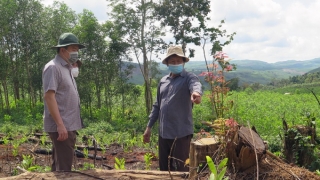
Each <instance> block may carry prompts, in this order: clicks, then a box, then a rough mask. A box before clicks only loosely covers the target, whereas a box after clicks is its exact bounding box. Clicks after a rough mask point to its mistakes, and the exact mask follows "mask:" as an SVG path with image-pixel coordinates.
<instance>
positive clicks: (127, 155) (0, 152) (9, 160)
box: [0, 142, 320, 180]
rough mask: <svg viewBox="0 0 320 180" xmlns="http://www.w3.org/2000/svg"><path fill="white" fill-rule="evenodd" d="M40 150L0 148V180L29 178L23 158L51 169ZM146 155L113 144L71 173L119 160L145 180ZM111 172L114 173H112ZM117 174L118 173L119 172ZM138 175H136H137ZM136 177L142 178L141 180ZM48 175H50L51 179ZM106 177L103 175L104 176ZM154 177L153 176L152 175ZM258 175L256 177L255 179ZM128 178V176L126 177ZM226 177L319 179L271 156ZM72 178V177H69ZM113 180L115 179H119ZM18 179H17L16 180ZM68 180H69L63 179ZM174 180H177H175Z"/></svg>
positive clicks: (43, 175)
mask: <svg viewBox="0 0 320 180" xmlns="http://www.w3.org/2000/svg"><path fill="white" fill-rule="evenodd" d="M39 148H40V146H39V144H37V143H33V142H28V143H24V144H22V145H20V146H19V153H18V155H17V156H13V154H12V150H13V147H12V146H11V145H4V144H0V179H1V180H2V179H9V178H10V179H11V178H14V176H16V177H23V175H30V174H28V173H30V172H27V173H26V172H24V171H23V170H21V169H19V168H18V169H17V167H21V163H22V161H23V157H22V155H30V156H32V157H34V159H35V160H34V163H35V164H36V165H40V166H50V165H51V155H46V154H37V153H35V150H36V149H39ZM145 153H146V151H145V150H144V149H141V148H133V149H132V150H130V151H124V150H123V148H122V147H121V146H120V145H119V144H112V145H109V146H108V147H107V150H106V151H105V153H104V154H102V151H97V156H98V157H104V158H103V159H101V160H96V161H94V159H92V158H80V157H76V156H75V163H74V169H75V170H77V171H81V172H87V171H86V170H83V169H84V167H85V164H86V163H90V164H94V166H95V169H96V170H88V171H94V173H95V174H96V175H99V173H97V172H96V171H97V170H98V171H99V172H101V173H102V172H111V171H112V172H113V170H114V159H115V157H117V158H119V159H121V158H124V159H125V161H126V163H125V168H126V170H127V171H128V173H130V172H131V174H132V173H133V171H136V172H135V173H133V174H135V176H131V178H130V179H147V178H142V177H144V175H143V173H141V170H142V171H146V166H145V161H144V154H145ZM89 154H91V155H92V154H94V150H89ZM112 169H113V170H112ZM150 170H153V171H159V170H158V159H156V158H153V159H152V165H151V169H150ZM119 173H120V172H119ZM137 173H138V175H137ZM139 173H140V174H141V176H140V178H137V176H138V177H139ZM50 174H51V175H50ZM105 174H106V173H105ZM153 174H154V172H153ZM257 174H258V177H257ZM209 175H210V172H209V170H208V169H205V170H203V171H202V172H200V174H199V177H198V179H208V177H209ZM49 176H52V173H51V172H50V173H37V175H34V174H33V175H32V178H28V179H42V178H46V177H47V178H46V179H50V178H48V177H49ZM127 176H128V175H127ZM167 176H168V179H170V176H169V175H167ZM226 176H228V177H229V179H231V180H253V179H260V180H262V179H263V180H280V179H281V180H283V179H284V180H287V179H288V180H289V179H290V180H291V179H292V180H311V179H312V180H317V179H319V180H320V176H318V175H316V174H315V173H314V172H310V171H308V170H307V169H304V168H301V167H298V166H295V165H292V164H291V165H290V164H287V163H284V162H283V161H281V160H277V159H275V158H274V157H272V156H269V155H266V157H265V158H264V159H263V160H262V161H261V162H260V163H259V164H258V166H253V167H251V168H249V169H247V170H246V171H244V172H236V173H229V172H227V173H226ZM70 177H72V175H70ZM116 177H120V176H115V178H114V179H118V178H116ZM19 179H20V178H19ZM64 179H68V178H64ZM119 179H120V178H119ZM174 179H176V178H174ZM178 179H188V178H187V177H181V178H178Z"/></svg>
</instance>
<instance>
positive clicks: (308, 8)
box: [42, 0, 320, 63]
mask: <svg viewBox="0 0 320 180" xmlns="http://www.w3.org/2000/svg"><path fill="white" fill-rule="evenodd" d="M60 1H63V2H65V3H66V4H67V5H68V6H69V7H70V8H71V9H73V10H74V11H76V12H77V13H81V12H82V10H83V9H88V10H90V11H92V12H93V13H94V14H95V16H96V17H97V19H98V20H99V21H100V22H104V21H105V20H107V18H108V16H107V11H108V6H107V1H106V0H90V1H87V0H86V1H79V0H60ZM42 3H43V4H45V5H51V4H52V0H43V1H42ZM319 9H320V1H318V0H211V13H210V18H211V21H210V25H214V26H217V25H219V23H220V21H221V20H225V24H224V25H223V29H226V30H227V32H229V33H231V32H236V33H237V34H236V36H235V38H234V41H233V42H232V43H231V44H230V45H228V46H227V47H225V48H224V50H223V51H224V52H226V53H227V54H228V55H229V57H230V58H232V59H235V60H242V59H248V60H261V61H265V62H269V63H273V62H278V61H285V60H299V61H303V60H309V59H314V58H318V57H320V47H319V44H320V32H319V30H320V21H319V19H320V11H319ZM169 37H170V35H167V38H169ZM190 48H195V49H196V56H195V57H194V58H193V60H203V54H202V51H201V49H200V47H191V46H190ZM207 49H209V45H208V47H207ZM207 51H208V50H207ZM160 57H161V56H160Z"/></svg>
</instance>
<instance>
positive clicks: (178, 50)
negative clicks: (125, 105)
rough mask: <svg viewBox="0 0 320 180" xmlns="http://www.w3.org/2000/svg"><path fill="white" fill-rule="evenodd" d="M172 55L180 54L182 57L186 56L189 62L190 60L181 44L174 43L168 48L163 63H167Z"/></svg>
mask: <svg viewBox="0 0 320 180" xmlns="http://www.w3.org/2000/svg"><path fill="white" fill-rule="evenodd" d="M172 55H177V56H180V57H182V58H185V59H186V61H185V62H188V61H189V58H187V57H186V56H185V55H184V53H183V50H182V47H181V46H179V45H176V46H174V45H172V46H170V47H169V48H168V50H167V55H166V57H165V58H164V59H163V60H162V64H167V59H168V58H169V57H170V56H172Z"/></svg>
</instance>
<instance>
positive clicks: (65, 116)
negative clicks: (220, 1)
mask: <svg viewBox="0 0 320 180" xmlns="http://www.w3.org/2000/svg"><path fill="white" fill-rule="evenodd" d="M52 48H53V49H55V50H56V51H57V53H58V54H57V55H56V57H55V58H54V59H52V60H51V61H49V62H48V63H47V64H46V65H45V67H44V69H43V72H42V83H43V91H44V118H43V120H44V130H45V132H47V133H48V134H49V136H50V138H51V140H52V166H51V171H71V168H72V162H73V157H74V147H75V143H76V130H79V129H81V128H82V127H83V123H82V120H81V118H80V99H79V95H78V90H77V84H76V82H75V79H74V77H73V75H72V73H71V69H72V65H71V64H72V63H75V62H76V61H77V60H78V51H79V49H81V48H84V46H83V45H81V44H79V42H78V38H77V37H76V36H75V35H74V34H72V33H64V34H62V35H61V36H60V37H59V41H58V45H57V46H54V47H52Z"/></svg>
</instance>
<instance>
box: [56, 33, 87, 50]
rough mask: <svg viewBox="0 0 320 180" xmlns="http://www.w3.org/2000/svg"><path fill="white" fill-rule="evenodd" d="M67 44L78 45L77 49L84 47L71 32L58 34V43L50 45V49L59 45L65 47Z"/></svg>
mask: <svg viewBox="0 0 320 180" xmlns="http://www.w3.org/2000/svg"><path fill="white" fill-rule="evenodd" d="M69 45H78V46H79V49H82V48H85V46H84V45H82V44H80V43H79V41H78V38H77V37H76V36H75V35H74V34H72V33H63V34H61V35H60V37H59V40H58V45H56V46H53V47H51V48H52V49H56V48H59V47H65V46H69Z"/></svg>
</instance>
